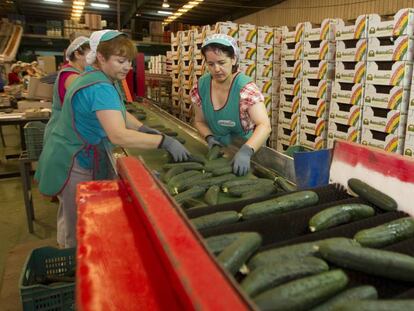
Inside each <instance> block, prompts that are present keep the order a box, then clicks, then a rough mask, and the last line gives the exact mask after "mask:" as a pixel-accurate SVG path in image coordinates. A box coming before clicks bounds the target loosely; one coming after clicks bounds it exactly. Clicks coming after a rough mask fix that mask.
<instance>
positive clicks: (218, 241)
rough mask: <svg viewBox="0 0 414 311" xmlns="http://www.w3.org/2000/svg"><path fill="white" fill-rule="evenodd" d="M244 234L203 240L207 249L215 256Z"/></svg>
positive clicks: (222, 235)
mask: <svg viewBox="0 0 414 311" xmlns="http://www.w3.org/2000/svg"><path fill="white" fill-rule="evenodd" d="M244 234H246V232H234V233H226V234H220V235H215V236H212V237H209V238H207V239H205V242H206V244H207V248H208V249H209V250H210V251H211V252H212V253H213V254H215V255H217V254H219V253H221V252H222V251H223V249H225V248H226V247H227V246H229V245H230V244H231V243H233V242H234V241H236V240H237V239H238V238H239V237H241V236H242V235H244Z"/></svg>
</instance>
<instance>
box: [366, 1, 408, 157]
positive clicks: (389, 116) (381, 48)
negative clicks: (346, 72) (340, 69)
mask: <svg viewBox="0 0 414 311" xmlns="http://www.w3.org/2000/svg"><path fill="white" fill-rule="evenodd" d="M413 24H414V11H413V10H412V9H402V10H400V11H398V12H397V13H396V14H395V15H394V16H392V17H391V18H388V19H387V18H383V17H381V16H379V15H376V14H371V15H369V16H368V54H367V76H366V85H365V96H364V107H363V114H362V115H363V117H362V135H361V143H362V144H364V145H369V146H374V147H377V148H381V149H383V150H386V151H389V152H396V153H400V154H402V153H403V148H404V137H405V131H406V124H407V110H408V103H409V95H410V87H411V79H412V73H413V53H414V40H413V38H412V36H413V29H414V25H413Z"/></svg>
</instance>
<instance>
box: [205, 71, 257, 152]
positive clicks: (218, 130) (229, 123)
mask: <svg viewBox="0 0 414 311" xmlns="http://www.w3.org/2000/svg"><path fill="white" fill-rule="evenodd" d="M251 81H252V79H251V78H250V77H248V76H246V75H244V74H242V73H239V74H237V75H236V76H235V77H234V79H233V82H232V85H231V87H230V92H229V95H228V98H227V103H226V104H225V105H224V107H223V108H221V109H220V110H214V107H213V103H212V101H211V83H212V80H211V75H210V74H205V75H204V76H202V77H201V78H200V79H199V80H198V92H199V94H200V97H201V107H202V110H203V114H204V119H205V120H206V122H207V125H208V127H209V128H210V130H211V131H212V133H213V135H214V137H215V138H216V139H217V140H218V141H220V142H221V143H222V144H223V145H229V144H230V143H231V142H232V140H233V138H234V137H242V138H244V139H245V140H246V139H248V138H249V137H250V136H252V134H253V131H251V130H250V131H248V132H245V131H244V129H243V127H242V124H241V121H240V91H241V90H242V89H243V88H244V87H245V86H246V84H248V83H250V82H251Z"/></svg>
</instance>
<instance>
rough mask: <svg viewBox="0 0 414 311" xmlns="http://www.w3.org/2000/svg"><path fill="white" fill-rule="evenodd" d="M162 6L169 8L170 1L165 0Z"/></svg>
mask: <svg viewBox="0 0 414 311" xmlns="http://www.w3.org/2000/svg"><path fill="white" fill-rule="evenodd" d="M162 7H163V8H169V7H170V5H169V3H168V1H167V0H164V2H163V3H162Z"/></svg>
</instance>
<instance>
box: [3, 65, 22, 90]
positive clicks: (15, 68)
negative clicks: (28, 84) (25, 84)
mask: <svg viewBox="0 0 414 311" xmlns="http://www.w3.org/2000/svg"><path fill="white" fill-rule="evenodd" d="M10 69H11V71H10V72H9V74H8V75H7V80H8V85H14V84H19V83H22V80H21V79H20V77H19V72H20V70H21V67H20V65H19V64H17V63H16V64H13V65H12V66H11V68H10Z"/></svg>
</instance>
